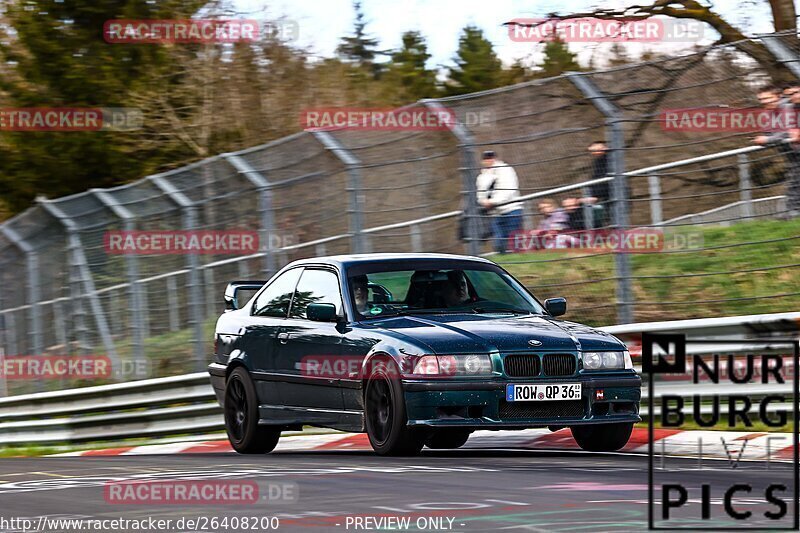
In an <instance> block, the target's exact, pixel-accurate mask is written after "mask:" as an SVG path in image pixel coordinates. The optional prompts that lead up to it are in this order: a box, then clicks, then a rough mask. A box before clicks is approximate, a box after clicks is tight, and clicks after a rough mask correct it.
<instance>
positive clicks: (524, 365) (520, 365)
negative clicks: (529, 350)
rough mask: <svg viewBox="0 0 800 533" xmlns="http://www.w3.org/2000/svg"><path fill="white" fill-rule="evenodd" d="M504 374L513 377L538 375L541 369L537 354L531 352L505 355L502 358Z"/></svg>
mask: <svg viewBox="0 0 800 533" xmlns="http://www.w3.org/2000/svg"><path fill="white" fill-rule="evenodd" d="M503 364H504V365H505V368H506V374H507V375H509V376H511V377H513V378H528V377H534V376H538V375H539V374H540V373H541V371H542V364H541V362H539V356H537V355H533V354H524V355H507V356H506V357H505V359H504V360H503Z"/></svg>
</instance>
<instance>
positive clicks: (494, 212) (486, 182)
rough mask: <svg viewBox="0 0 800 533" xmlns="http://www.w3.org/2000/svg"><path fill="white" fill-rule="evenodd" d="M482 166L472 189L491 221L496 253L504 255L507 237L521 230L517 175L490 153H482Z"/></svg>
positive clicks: (520, 207)
mask: <svg viewBox="0 0 800 533" xmlns="http://www.w3.org/2000/svg"><path fill="white" fill-rule="evenodd" d="M482 165H483V170H482V171H481V173H480V174H478V179H477V180H476V187H475V188H476V189H477V196H478V205H480V206H481V207H483V208H484V209H485V210H486V213H487V214H488V215H490V216H491V217H492V235H493V237H494V249H495V251H496V252H498V253H505V252H506V251H507V250H508V242H509V236H511V235H512V234H513V233H514V232H516V231H520V230H521V229H522V202H515V201H514V200H516V199H518V198H519V181H518V180H517V173H516V172H514V169H513V168H511V167H510V166H509V165H507V164H505V163H504V162H502V161H500V160H499V159H497V155H496V154H495V153H494V151H492V150H487V151H485V152H483V158H482Z"/></svg>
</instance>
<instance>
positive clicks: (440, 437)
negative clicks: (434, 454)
mask: <svg viewBox="0 0 800 533" xmlns="http://www.w3.org/2000/svg"><path fill="white" fill-rule="evenodd" d="M470 433H472V432H471V431H470V430H468V429H434V430H433V432H432V433H431V434H430V435H429V436H428V438H427V439H425V446H427V447H428V448H431V449H434V450H453V449H455V448H461V447H462V446H463V445H464V444H466V443H467V439H469V435H470Z"/></svg>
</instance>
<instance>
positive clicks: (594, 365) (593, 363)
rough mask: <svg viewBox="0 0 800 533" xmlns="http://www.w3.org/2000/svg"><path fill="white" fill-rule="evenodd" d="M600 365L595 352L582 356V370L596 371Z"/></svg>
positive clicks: (600, 362)
mask: <svg viewBox="0 0 800 533" xmlns="http://www.w3.org/2000/svg"><path fill="white" fill-rule="evenodd" d="M601 364H602V359H601V358H600V354H599V353H597V352H586V353H584V354H583V368H585V369H586V370H597V369H598V368H600V365H601Z"/></svg>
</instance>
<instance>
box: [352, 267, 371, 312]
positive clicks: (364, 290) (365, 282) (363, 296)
mask: <svg viewBox="0 0 800 533" xmlns="http://www.w3.org/2000/svg"><path fill="white" fill-rule="evenodd" d="M350 283H351V285H352V287H353V300H354V301H355V304H356V310H357V311H358V312H359V313H361V314H362V315H363V314H366V312H367V311H368V310H369V279H368V278H367V276H365V275H361V276H355V277H353V278H351V280H350Z"/></svg>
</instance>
